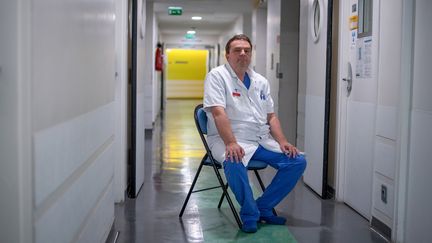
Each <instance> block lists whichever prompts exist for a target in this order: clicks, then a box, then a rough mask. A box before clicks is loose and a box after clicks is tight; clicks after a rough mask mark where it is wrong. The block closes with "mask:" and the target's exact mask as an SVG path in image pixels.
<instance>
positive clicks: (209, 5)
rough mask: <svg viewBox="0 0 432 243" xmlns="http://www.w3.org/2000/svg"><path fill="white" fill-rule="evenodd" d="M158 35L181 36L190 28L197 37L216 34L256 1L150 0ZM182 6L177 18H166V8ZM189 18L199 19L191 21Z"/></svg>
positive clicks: (169, 16)
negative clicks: (196, 17)
mask: <svg viewBox="0 0 432 243" xmlns="http://www.w3.org/2000/svg"><path fill="white" fill-rule="evenodd" d="M153 2H154V11H155V15H156V19H157V21H158V23H159V24H158V25H159V31H160V33H161V34H175V35H177V34H178V35H185V34H186V31H188V30H190V29H191V28H194V29H195V30H196V32H197V35H200V34H202V35H220V34H221V33H222V32H224V31H226V30H227V29H228V28H229V27H230V26H231V25H232V24H233V23H234V22H235V21H236V20H237V18H239V17H240V16H241V15H242V14H243V13H251V12H252V10H253V5H254V2H256V0H153ZM170 6H171V7H182V8H183V14H182V15H181V16H172V15H168V7H170ZM192 16H201V17H202V18H203V19H202V20H200V21H194V20H192V19H191V17H192Z"/></svg>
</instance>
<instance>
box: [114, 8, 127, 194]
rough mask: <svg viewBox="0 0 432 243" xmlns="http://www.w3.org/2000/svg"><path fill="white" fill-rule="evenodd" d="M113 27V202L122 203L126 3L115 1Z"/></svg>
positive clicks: (124, 168)
mask: <svg viewBox="0 0 432 243" xmlns="http://www.w3.org/2000/svg"><path fill="white" fill-rule="evenodd" d="M115 4H116V26H115V38H116V39H115V51H116V54H115V64H116V73H117V75H116V81H115V108H114V109H115V117H116V119H115V120H114V126H115V138H114V148H115V152H114V153H115V162H114V163H115V164H114V174H115V176H114V200H115V202H122V201H123V200H124V197H125V190H126V186H127V182H126V180H127V157H128V154H127V150H128V147H127V93H128V88H127V87H128V72H129V71H128V66H127V63H128V61H127V58H128V54H127V48H128V46H127V45H128V31H129V29H128V3H127V2H126V1H116V2H115Z"/></svg>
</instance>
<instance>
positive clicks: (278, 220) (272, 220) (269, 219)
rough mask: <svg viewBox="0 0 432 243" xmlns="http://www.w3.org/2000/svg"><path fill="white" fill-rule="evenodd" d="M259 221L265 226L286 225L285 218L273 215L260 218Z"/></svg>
mask: <svg viewBox="0 0 432 243" xmlns="http://www.w3.org/2000/svg"><path fill="white" fill-rule="evenodd" d="M260 221H264V222H265V223H266V224H276V225H284V224H285V223H286V218H284V217H280V216H275V215H271V216H261V217H260Z"/></svg>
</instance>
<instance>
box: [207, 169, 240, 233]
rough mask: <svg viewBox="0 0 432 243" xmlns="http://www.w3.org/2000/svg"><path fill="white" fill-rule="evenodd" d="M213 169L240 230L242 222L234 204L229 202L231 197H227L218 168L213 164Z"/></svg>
mask: <svg viewBox="0 0 432 243" xmlns="http://www.w3.org/2000/svg"><path fill="white" fill-rule="evenodd" d="M213 169H214V171H215V173H216V177H217V179H218V181H219V184H220V185H221V186H222V190H223V193H224V194H225V197H226V199H227V201H228V205H229V206H230V208H231V211H232V213H233V215H234V218H235V220H236V222H237V225H238V227H239V228H240V229H241V228H242V222H241V220H240V217H239V215H238V213H237V210H236V209H235V207H234V204H233V202H232V200H231V197H230V196H229V195H228V190H227V188H225V183H224V182H223V180H222V177H221V175H220V173H219V170H218V168H216V165H215V164H213Z"/></svg>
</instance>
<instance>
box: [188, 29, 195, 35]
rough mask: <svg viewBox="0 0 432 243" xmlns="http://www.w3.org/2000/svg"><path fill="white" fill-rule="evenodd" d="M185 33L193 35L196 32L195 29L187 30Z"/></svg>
mask: <svg viewBox="0 0 432 243" xmlns="http://www.w3.org/2000/svg"><path fill="white" fill-rule="evenodd" d="M186 33H188V34H190V35H194V34H195V33H196V31H195V30H188V32H186Z"/></svg>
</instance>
